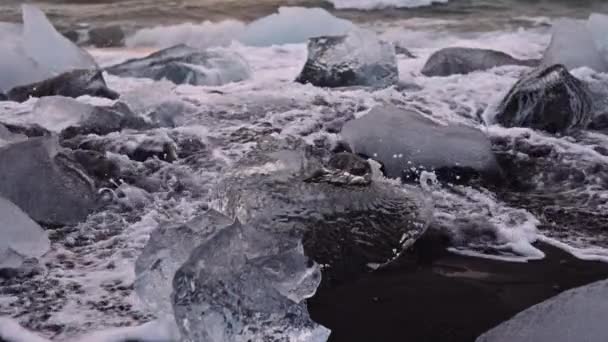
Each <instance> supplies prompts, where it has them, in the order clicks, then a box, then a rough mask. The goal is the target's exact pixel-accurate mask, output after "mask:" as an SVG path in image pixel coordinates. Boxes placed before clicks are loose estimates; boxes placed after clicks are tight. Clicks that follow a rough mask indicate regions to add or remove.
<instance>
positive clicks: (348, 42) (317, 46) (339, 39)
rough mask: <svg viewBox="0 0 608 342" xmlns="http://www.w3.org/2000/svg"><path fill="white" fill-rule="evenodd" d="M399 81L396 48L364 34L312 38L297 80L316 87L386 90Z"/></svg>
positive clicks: (357, 32)
mask: <svg viewBox="0 0 608 342" xmlns="http://www.w3.org/2000/svg"><path fill="white" fill-rule="evenodd" d="M398 81H399V69H398V67H397V59H396V57H395V48H394V47H393V45H392V44H390V43H387V42H384V41H382V40H380V39H378V37H376V35H375V34H374V33H372V32H368V31H364V30H354V31H351V32H350V33H349V34H348V35H346V36H323V37H316V38H311V39H310V41H309V42H308V59H307V61H306V64H305V65H304V69H303V70H302V72H301V73H300V75H299V76H298V78H297V79H296V82H300V83H311V84H313V85H315V86H318V87H348V86H368V87H376V88H386V87H389V86H391V85H394V84H396V83H397V82H398Z"/></svg>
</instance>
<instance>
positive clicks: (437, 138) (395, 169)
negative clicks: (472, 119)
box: [341, 106, 501, 182]
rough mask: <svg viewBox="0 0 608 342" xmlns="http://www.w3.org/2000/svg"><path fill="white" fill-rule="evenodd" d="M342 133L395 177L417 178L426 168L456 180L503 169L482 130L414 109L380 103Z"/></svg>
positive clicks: (487, 175) (357, 150) (494, 176)
mask: <svg viewBox="0 0 608 342" xmlns="http://www.w3.org/2000/svg"><path fill="white" fill-rule="evenodd" d="M341 134H342V139H343V140H344V142H345V143H346V144H347V145H348V147H350V148H351V149H352V152H354V153H357V154H359V155H363V156H365V157H367V158H371V159H373V160H376V161H378V162H380V163H381V164H382V166H383V170H384V172H385V174H386V175H387V176H388V177H390V178H401V179H403V180H404V181H417V180H418V177H419V175H420V173H421V172H422V171H432V172H435V173H436V174H437V176H438V178H439V179H440V180H445V181H451V182H463V181H468V180H469V179H471V178H478V177H482V178H484V179H485V178H487V179H489V180H495V179H497V178H499V177H500V175H501V171H500V168H499V166H498V164H497V162H496V159H495V157H494V154H493V152H492V146H491V143H490V140H489V139H488V138H487V137H486V135H485V134H484V133H483V132H482V131H480V130H478V129H475V128H472V127H468V126H463V125H442V124H439V123H437V122H435V121H433V120H431V119H428V118H426V117H424V116H422V115H421V114H419V113H417V112H414V111H412V110H405V109H401V108H398V107H395V106H378V107H375V108H373V109H372V110H371V111H370V112H369V113H367V114H365V115H364V116H362V117H360V118H357V119H355V120H352V121H349V122H347V123H346V124H345V125H344V127H343V128H342V133H341Z"/></svg>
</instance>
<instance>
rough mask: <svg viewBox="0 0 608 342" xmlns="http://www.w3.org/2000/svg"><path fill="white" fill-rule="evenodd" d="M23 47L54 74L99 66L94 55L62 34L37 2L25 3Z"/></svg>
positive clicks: (23, 8)
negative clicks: (38, 6) (32, 3)
mask: <svg viewBox="0 0 608 342" xmlns="http://www.w3.org/2000/svg"><path fill="white" fill-rule="evenodd" d="M21 9H22V11H23V49H24V51H25V53H26V55H27V56H29V57H30V58H32V59H33V60H34V61H36V63H37V64H38V65H40V66H42V67H44V68H45V69H46V70H48V71H49V72H50V73H51V74H60V73H64V72H66V71H70V70H74V69H96V68H97V64H96V63H95V60H94V59H93V57H91V55H89V54H88V53H87V52H86V51H84V50H82V49H80V48H79V47H77V46H76V45H74V43H72V42H71V41H70V40H69V39H67V38H65V37H64V36H63V35H61V34H60V33H59V32H57V30H55V28H54V27H53V25H52V24H51V23H50V22H49V20H48V19H47V17H46V16H45V15H44V13H43V12H42V11H41V10H40V9H38V8H37V7H36V6H33V5H22V6H21Z"/></svg>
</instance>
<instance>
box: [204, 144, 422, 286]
mask: <svg viewBox="0 0 608 342" xmlns="http://www.w3.org/2000/svg"><path fill="white" fill-rule="evenodd" d="M367 164H368V162H367V161H366V160H362V159H361V158H359V157H357V156H355V155H352V154H346V155H343V154H339V155H335V156H332V157H331V158H329V161H327V162H326V163H325V162H323V160H321V159H319V157H318V156H315V155H313V154H312V152H311V151H306V150H305V149H304V148H303V147H294V146H286V147H285V148H282V147H281V145H278V146H275V145H270V147H261V148H260V149H259V150H256V151H254V152H252V153H251V154H249V155H248V156H247V157H245V158H244V159H243V160H241V161H240V162H239V163H237V164H236V165H234V167H233V170H231V172H229V173H228V174H226V176H225V178H224V179H223V180H222V181H221V182H220V183H219V184H218V185H217V187H216V188H215V189H214V191H213V192H212V195H211V200H212V201H211V205H212V207H214V208H216V209H217V210H218V211H220V212H222V213H224V214H226V215H228V216H230V217H235V218H237V219H238V220H239V221H240V222H242V223H243V224H246V225H250V226H252V227H254V228H257V229H261V230H264V229H267V230H269V231H283V232H285V234H292V235H293V234H295V235H299V236H300V237H301V239H302V243H303V245H304V250H305V253H306V255H307V256H309V257H310V258H311V259H313V260H314V261H315V262H317V263H319V264H322V265H324V268H323V277H324V280H325V281H326V282H327V284H331V283H339V282H343V281H346V280H348V279H350V278H354V277H357V276H358V275H360V274H361V273H363V272H367V271H368V270H369V268H368V265H369V264H375V265H384V264H388V263H390V262H391V261H393V260H394V258H396V257H397V256H398V255H400V254H401V253H402V252H403V251H404V250H406V249H407V248H408V247H409V246H411V244H413V243H414V241H415V240H416V239H417V238H418V237H419V236H420V235H421V234H422V233H423V232H424V231H425V229H426V227H427V224H428V221H429V217H430V210H429V209H430V207H431V205H430V204H429V203H428V201H427V200H426V198H425V197H424V195H423V193H422V192H421V191H420V190H419V189H418V188H415V187H410V186H404V187H403V188H400V187H395V186H394V184H393V183H391V182H389V181H387V180H386V179H384V178H383V177H382V176H381V175H377V173H376V172H373V171H372V168H371V167H370V166H369V165H367Z"/></svg>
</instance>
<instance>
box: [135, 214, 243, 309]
mask: <svg viewBox="0 0 608 342" xmlns="http://www.w3.org/2000/svg"><path fill="white" fill-rule="evenodd" d="M233 223H234V220H232V219H229V218H228V217H226V216H224V215H222V214H220V213H218V212H217V211H215V210H213V209H210V210H208V211H206V212H204V213H202V214H200V215H199V216H197V217H196V218H194V219H193V220H191V221H189V222H186V223H183V224H166V225H162V226H160V227H158V228H157V229H155V230H154V231H152V233H151V234H150V239H149V240H148V243H147V244H146V246H145V247H144V249H143V251H142V253H141V255H140V256H139V258H137V261H136V262H135V274H136V276H137V278H136V280H135V291H137V294H138V296H139V298H140V299H141V300H142V301H143V302H144V303H145V304H146V305H147V306H148V308H150V310H152V312H155V313H156V314H157V315H158V314H171V313H172V312H173V309H172V304H171V292H172V290H173V276H174V274H175V271H177V269H178V268H179V267H180V266H181V265H182V264H183V263H184V262H185V261H186V260H188V257H189V256H190V253H191V252H192V251H193V250H194V249H195V248H196V247H198V246H199V245H200V244H202V243H204V242H206V241H208V240H209V239H210V238H211V237H213V236H214V235H215V234H216V233H217V232H219V231H220V230H222V229H224V228H226V227H228V226H230V225H232V224H233Z"/></svg>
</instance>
